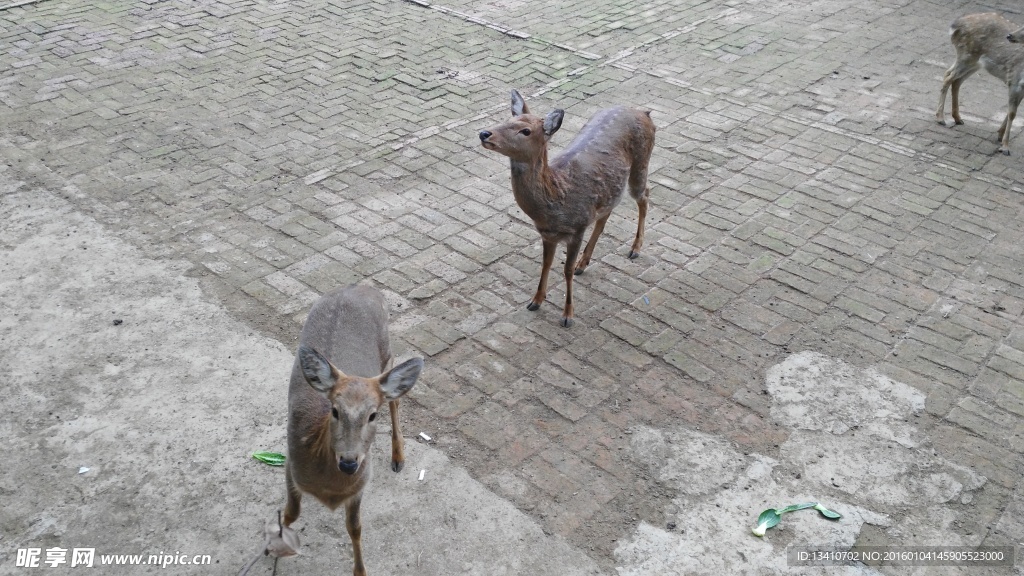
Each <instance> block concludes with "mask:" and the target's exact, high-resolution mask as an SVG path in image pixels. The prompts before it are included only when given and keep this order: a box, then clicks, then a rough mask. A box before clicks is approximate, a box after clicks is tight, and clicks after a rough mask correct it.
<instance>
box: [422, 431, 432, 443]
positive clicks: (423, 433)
mask: <svg viewBox="0 0 1024 576" xmlns="http://www.w3.org/2000/svg"><path fill="white" fill-rule="evenodd" d="M420 438H423V439H424V440H426V441H427V442H430V436H427V433H426V432H420Z"/></svg>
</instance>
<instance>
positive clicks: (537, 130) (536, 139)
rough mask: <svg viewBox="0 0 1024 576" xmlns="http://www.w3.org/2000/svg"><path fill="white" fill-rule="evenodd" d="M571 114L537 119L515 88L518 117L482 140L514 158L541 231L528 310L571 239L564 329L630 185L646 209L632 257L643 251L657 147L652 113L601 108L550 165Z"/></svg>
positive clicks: (524, 202)
mask: <svg viewBox="0 0 1024 576" xmlns="http://www.w3.org/2000/svg"><path fill="white" fill-rule="evenodd" d="M564 114H565V113H564V112H563V111H562V110H554V111H553V112H550V113H549V114H548V115H547V116H545V117H543V118H541V117H540V116H534V115H533V114H530V111H529V109H527V107H526V102H525V101H524V100H523V97H522V96H520V95H519V92H516V91H515V90H513V91H512V119H511V120H509V121H508V122H505V123H504V124H499V125H498V126H495V127H493V128H490V129H488V130H484V131H482V132H480V142H481V144H482V145H483V147H484V148H486V149H488V150H493V151H495V152H498V153H500V154H503V155H505V156H508V157H509V159H510V160H511V165H512V194H513V195H514V196H515V199H516V204H518V205H519V207H520V208H522V210H523V212H525V213H526V215H527V216H529V217H530V219H532V220H533V223H534V225H535V226H536V227H537V231H538V232H540V237H541V241H542V243H543V247H544V263H543V266H542V268H541V272H540V284H539V285H538V286H537V292H536V293H535V294H534V296H533V299H532V300H531V301H530V303H529V304H528V305H527V306H526V308H527V309H528V310H537V309H538V308H539V307H540V305H541V303H542V302H544V298H545V296H546V295H547V286H548V272H549V271H550V270H551V264H552V262H553V261H554V258H555V248H556V247H557V246H558V244H559V243H562V242H565V243H566V250H565V270H564V273H565V307H564V308H563V309H562V326H565V327H566V328H568V327H569V326H572V323H573V308H572V278H573V275H574V274H582V273H583V271H584V270H586V268H587V266H588V265H589V264H590V258H591V256H592V255H593V253H594V246H595V245H596V244H597V239H598V237H599V236H601V232H602V231H603V230H604V226H605V223H606V222H607V221H608V217H609V216H610V215H611V213H612V209H614V208H615V206H616V205H617V204H618V203H619V201H620V200H621V199H622V192H623V190H624V189H625V187H626V184H627V183H628V184H629V193H630V196H632V197H633V199H635V200H636V203H637V206H638V207H639V209H640V221H639V223H638V224H637V229H636V239H635V240H633V247H632V248H631V249H630V251H629V258H630V259H633V258H636V257H637V256H639V255H640V246H642V245H643V243H644V219H645V218H646V217H647V202H648V197H649V195H650V191H649V189H648V187H647V166H648V164H649V163H650V159H651V151H652V150H654V132H655V128H654V122H652V121H651V113H650V112H649V111H641V110H634V109H630V108H623V107H615V108H609V109H606V110H601V111H600V112H598V113H597V114H596V115H594V117H593V118H591V119H590V121H589V122H587V124H586V125H585V126H584V127H583V130H581V131H580V133H579V134H578V135H577V136H576V139H574V140H573V141H572V143H571V144H569V147H568V148H566V149H565V151H563V152H562V153H561V154H559V155H558V156H556V157H555V158H554V159H553V160H552V161H551V163H550V164H548V140H549V139H550V138H551V136H552V135H553V134H554V133H555V132H557V131H558V129H559V128H560V127H561V125H562V118H563V116H564ZM591 224H593V225H594V231H593V232H592V233H591V234H590V240H589V241H588V242H587V247H586V248H585V249H584V250H583V256H582V257H581V258H580V260H579V262H578V263H577V262H576V256H577V255H578V254H579V250H580V246H581V244H582V243H583V234H584V233H585V232H586V230H587V227H588V226H590V225H591Z"/></svg>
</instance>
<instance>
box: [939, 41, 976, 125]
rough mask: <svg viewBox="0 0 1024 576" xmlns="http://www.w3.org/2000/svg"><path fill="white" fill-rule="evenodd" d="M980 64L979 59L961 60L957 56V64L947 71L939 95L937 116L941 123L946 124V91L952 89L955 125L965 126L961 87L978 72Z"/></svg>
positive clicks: (952, 109)
mask: <svg viewBox="0 0 1024 576" xmlns="http://www.w3.org/2000/svg"><path fill="white" fill-rule="evenodd" d="M978 68H979V64H978V59H977V58H971V57H966V58H961V57H960V55H959V54H957V60H956V63H955V64H953V66H951V67H950V69H949V70H948V71H946V75H945V76H944V77H943V81H942V92H941V93H940V95H939V110H938V112H937V113H936V114H935V117H936V118H937V119H938V121H939V123H941V124H945V123H946V122H945V116H944V110H943V108H944V106H945V102H946V90H947V89H949V88H952V90H951V92H952V96H953V103H952V106H951V111H952V114H953V125H954V126H955V125H957V124H963V123H964V121H963V120H962V119H961V118H960V85H962V84H963V83H964V80H967V78H968V77H969V76H970V75H971V74H974V73H975V72H977V71H978Z"/></svg>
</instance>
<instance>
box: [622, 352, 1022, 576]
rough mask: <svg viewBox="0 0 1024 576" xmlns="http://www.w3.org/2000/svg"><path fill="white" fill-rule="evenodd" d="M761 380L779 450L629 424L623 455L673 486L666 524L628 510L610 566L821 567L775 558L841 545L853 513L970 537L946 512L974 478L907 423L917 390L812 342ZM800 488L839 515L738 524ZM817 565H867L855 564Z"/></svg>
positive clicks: (837, 570) (965, 496)
mask: <svg viewBox="0 0 1024 576" xmlns="http://www.w3.org/2000/svg"><path fill="white" fill-rule="evenodd" d="M766 383H767V390H768V392H769V394H770V395H771V398H772V401H773V405H772V408H771V417H772V419H773V420H774V421H775V422H777V423H778V424H780V425H781V426H783V427H785V428H788V429H790V430H792V433H791V434H790V437H789V438H788V439H787V440H786V442H784V443H783V444H782V445H781V446H780V450H779V457H778V459H774V458H769V457H767V456H764V455H761V454H756V453H753V454H743V453H740V452H738V451H737V450H736V449H734V448H733V447H732V445H730V444H729V443H728V442H726V441H724V440H722V439H720V438H716V437H713V436H709V435H707V434H704V433H701V432H698V431H694V430H689V429H671V430H657V429H654V428H646V427H645V428H639V429H637V430H635V431H634V433H633V435H632V446H631V448H632V449H633V451H634V454H635V455H636V461H637V462H638V463H641V464H643V465H646V466H648V467H649V469H650V471H651V473H652V474H655V475H656V476H657V477H658V478H659V480H660V481H662V482H663V483H665V484H666V485H668V486H670V487H672V488H673V489H675V490H676V492H677V496H676V497H675V498H674V499H673V504H672V505H671V506H670V507H669V509H667V510H666V522H667V524H668V523H674V525H675V529H674V530H669V529H666V528H662V527H656V526H652V525H650V524H646V523H644V524H641V525H640V526H639V527H638V528H637V530H636V532H635V533H634V534H633V535H632V538H631V539H630V540H628V541H626V542H622V543H620V545H619V546H618V548H617V549H616V551H615V555H616V559H617V563H618V571H619V574H620V575H622V576H627V575H639V574H653V573H674V574H683V573H686V574H725V573H734V574H735V573H743V572H747V571H751V572H753V571H757V572H758V573H760V574H819V573H821V570H822V568H820V567H790V566H788V564H787V559H786V550H787V548H789V547H791V546H808V547H814V548H817V549H822V548H826V547H827V548H839V549H844V548H849V547H852V546H853V545H854V544H855V543H856V542H857V539H858V537H859V535H860V533H861V530H862V528H863V527H864V526H865V525H871V526H873V527H875V528H876V529H879V530H882V531H884V532H885V533H886V535H887V536H888V538H889V539H890V540H891V541H892V542H899V543H905V544H906V545H921V546H925V545H933V546H939V545H941V546H955V545H965V546H966V545H970V546H977V545H980V544H981V543H982V537H981V536H980V535H974V536H966V535H963V534H960V533H957V532H956V531H955V530H954V529H953V528H952V523H953V521H954V519H955V518H956V517H957V515H958V514H961V513H962V512H961V511H960V510H959V509H958V506H961V505H969V504H970V502H971V501H972V499H973V495H974V493H975V492H976V491H978V490H979V489H980V488H981V487H982V486H983V485H984V484H985V483H986V478H985V477H984V476H981V475H979V474H977V473H975V472H973V471H971V470H970V469H968V468H965V467H963V466H960V465H958V464H956V463H955V462H950V461H949V460H946V459H944V458H942V457H940V456H938V455H937V454H936V453H935V451H934V450H932V449H931V448H930V444H929V443H930V440H929V438H928V437H927V435H926V434H924V433H923V432H921V431H920V430H919V429H918V428H917V427H916V426H915V424H914V419H915V415H916V414H919V413H920V412H921V411H922V410H923V409H924V395H923V394H921V393H920V392H918V391H917V390H915V389H914V388H912V387H910V386H907V385H906V384H903V383H900V382H896V381H894V380H892V379H890V378H887V377H885V376H883V375H881V374H880V373H878V372H877V371H876V370H874V369H871V368H867V369H863V368H858V367H855V366H852V365H850V364H847V363H845V362H842V361H840V360H836V359H832V358H829V357H827V356H824V355H821V354H818V353H815V352H802V353H799V354H794V355H792V356H790V357H788V358H787V359H786V360H785V361H784V362H782V363H781V364H778V365H776V366H774V367H772V368H771V369H769V370H768V372H767V376H766ZM810 501H820V502H822V503H823V504H825V505H826V506H828V507H830V508H832V509H833V510H836V511H838V512H840V513H841V514H842V515H843V518H842V519H841V520H839V521H837V522H831V521H828V520H826V519H824V518H822V517H820V516H819V515H818V514H815V513H807V512H796V513H792V514H787V515H786V516H784V518H783V522H782V523H781V524H780V525H779V526H778V527H776V528H773V529H772V530H770V531H769V533H768V535H767V536H766V537H765V538H763V539H759V538H757V537H755V536H753V535H752V534H751V533H750V530H751V528H753V526H754V524H755V522H754V520H755V519H756V518H757V515H758V514H759V513H760V512H761V511H762V510H764V509H766V508H771V507H775V508H778V507H782V506H786V505H789V504H794V503H797V502H810ZM829 570H830V572H829V573H832V574H876V573H878V572H876V571H875V569H874V568H871V567H867V566H857V567H834V568H830V569H829ZM947 570H948V572H947ZM956 570H962V568H945V567H898V568H897V567H886V568H883V572H884V573H887V574H924V573H928V574H941V573H949V574H953V573H956V572H955V571H956ZM1003 570H1005V568H1003ZM925 571H926V572H925ZM993 573H995V572H993Z"/></svg>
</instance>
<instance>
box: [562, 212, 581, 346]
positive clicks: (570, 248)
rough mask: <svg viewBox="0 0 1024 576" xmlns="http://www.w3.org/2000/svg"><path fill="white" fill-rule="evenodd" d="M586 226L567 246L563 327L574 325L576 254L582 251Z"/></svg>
mask: <svg viewBox="0 0 1024 576" xmlns="http://www.w3.org/2000/svg"><path fill="white" fill-rule="evenodd" d="M584 232H586V228H584V229H582V230H580V231H579V232H577V233H576V235H575V236H573V237H572V238H570V239H569V243H568V244H567V245H566V247H565V269H564V273H565V308H563V309H562V327H564V328H568V327H570V326H572V324H573V320H572V277H573V276H574V275H575V274H574V272H575V270H576V266H575V264H574V263H575V262H576V255H577V254H579V253H580V245H581V244H583V233H584Z"/></svg>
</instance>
